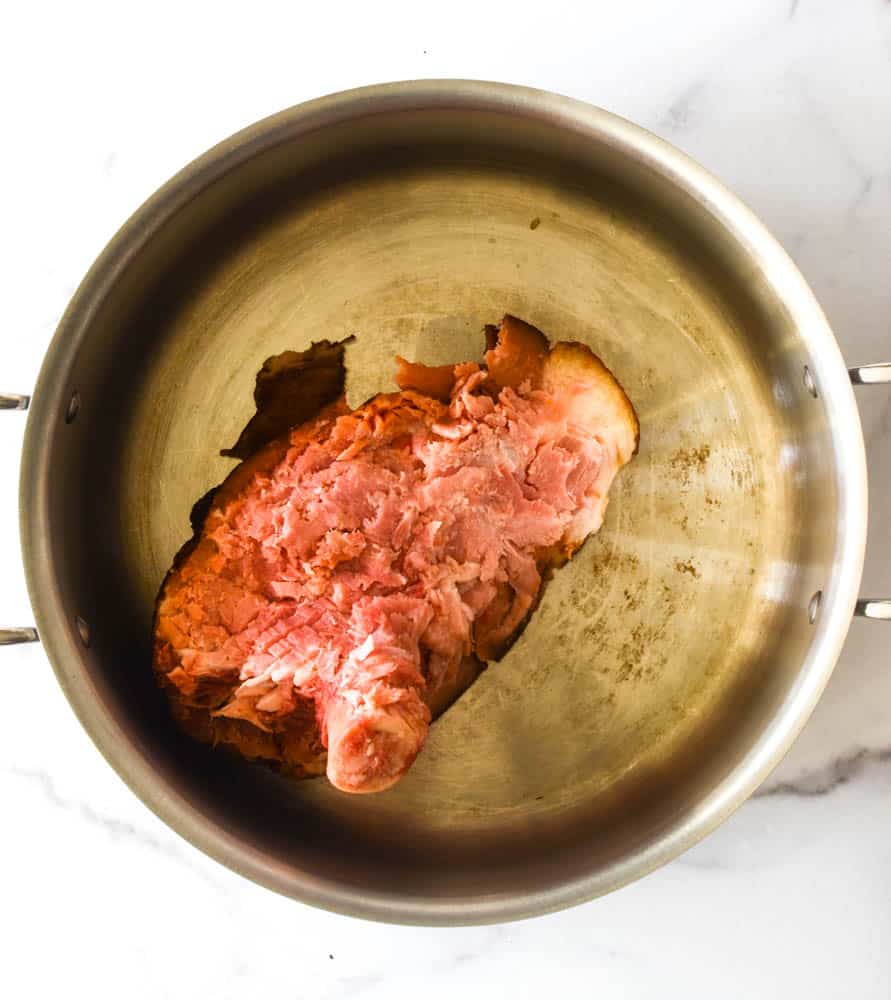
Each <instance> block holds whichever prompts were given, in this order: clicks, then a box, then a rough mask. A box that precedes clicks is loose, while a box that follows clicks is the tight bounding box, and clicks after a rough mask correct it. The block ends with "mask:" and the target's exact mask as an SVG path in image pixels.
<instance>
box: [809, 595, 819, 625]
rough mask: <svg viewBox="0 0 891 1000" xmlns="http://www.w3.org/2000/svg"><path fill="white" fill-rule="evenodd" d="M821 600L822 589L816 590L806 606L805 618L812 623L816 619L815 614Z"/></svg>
mask: <svg viewBox="0 0 891 1000" xmlns="http://www.w3.org/2000/svg"><path fill="white" fill-rule="evenodd" d="M822 600H823V591H822V590H818V591H816V593H815V594H814V596H813V597H812V598H811V600H810V604H808V606H807V620H808V621H809V622H810V623H811V625H813V624H814V622H815V621H816V620H817V615H818V614H819V613H820V602H821V601H822Z"/></svg>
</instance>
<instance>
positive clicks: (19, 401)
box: [0, 392, 40, 646]
mask: <svg viewBox="0 0 891 1000" xmlns="http://www.w3.org/2000/svg"><path fill="white" fill-rule="evenodd" d="M30 402H31V397H30V396H20V395H18V394H17V393H5V392H0V410H27V409H28V404H29V403H30ZM39 639H40V636H39V635H38V634H37V629H36V628H0V646H13V645H16V644H17V643H20V642H38V641H39Z"/></svg>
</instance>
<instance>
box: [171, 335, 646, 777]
mask: <svg viewBox="0 0 891 1000" xmlns="http://www.w3.org/2000/svg"><path fill="white" fill-rule="evenodd" d="M512 322H514V323H518V322H519V321H512ZM505 323H508V321H507V320H506V321H505ZM520 325H521V326H522V327H524V328H525V330H531V331H533V333H534V334H535V335H536V336H537V337H540V338H541V342H540V343H538V342H536V343H538V348H537V350H538V352H539V357H538V358H537V359H534V361H535V363H534V365H533V367H532V369H531V372H530V371H527V370H525V369H522V370H521V369H518V368H516V365H515V364H514V367H513V368H512V369H511V370H513V371H515V372H516V373H517V377H518V378H520V377H522V381H520V382H519V383H518V384H515V385H511V384H499V383H498V381H497V372H498V364H497V361H498V357H497V355H496V354H495V352H493V351H491V350H490V352H489V354H488V355H487V361H489V365H488V367H484V366H481V365H478V364H473V363H468V364H462V365H458V366H455V368H454V370H453V380H452V382H453V384H452V388H451V391H450V393H449V402H448V403H445V402H442V401H438V400H436V399H434V398H431V397H430V396H427V395H424V394H422V393H421V392H416V391H412V390H404V391H402V392H400V393H394V394H392V395H389V396H380V397H376V398H375V399H374V400H372V401H371V402H370V403H368V404H366V405H365V406H363V407H361V408H360V409H358V410H355V411H352V412H350V411H349V410H348V409H347V407H346V405H345V403H344V402H343V401H340V402H338V403H336V404H334V405H333V406H331V407H329V408H328V409H327V410H326V411H324V412H323V414H322V415H321V416H320V417H319V418H318V419H317V420H315V421H313V422H311V423H309V424H304V425H302V426H301V427H298V428H296V429H295V430H293V431H292V432H291V433H290V434H289V435H288V436H287V438H286V439H284V440H279V441H277V442H274V443H273V444H272V445H269V446H267V447H266V448H265V449H264V450H263V451H262V452H261V453H260V454H259V455H258V456H257V457H256V459H251V460H248V461H247V462H245V463H243V465H242V466H240V467H239V468H238V469H237V470H236V471H235V473H233V475H232V476H231V477H230V479H229V480H227V482H226V484H224V486H223V487H222V488H221V490H220V492H219V494H218V496H217V497H216V498H215V500H214V503H213V505H212V507H211V510H210V513H209V514H208V516H207V519H206V521H205V523H204V526H203V530H202V532H201V536H200V539H199V540H198V543H197V545H196V546H195V547H194V548H193V549H192V550H191V551H190V552H189V553H188V554H187V555H186V556H185V558H184V559H182V561H181V562H180V563H179V564H178V565H177V566H176V567H175V569H174V571H173V572H172V573H171V575H170V576H169V577H168V580H167V582H166V583H165V587H164V590H163V592H162V596H161V600H160V603H159V607H158V615H157V620H156V666H158V668H159V670H160V672H161V673H162V675H163V678H164V681H165V683H166V685H168V686H172V688H174V689H175V693H176V695H177V697H179V698H181V699H183V700H184V701H185V702H187V703H191V704H194V705H208V706H209V707H210V709H211V712H210V714H211V717H212V718H213V719H229V720H240V721H241V722H242V723H247V724H249V725H250V726H253V727H256V729H257V730H258V731H260V732H261V733H263V732H265V733H274V732H276V731H280V730H281V729H282V727H283V724H284V723H286V722H287V720H288V719H289V717H292V716H295V714H296V715H299V716H300V717H301V718H306V717H312V716H314V718H315V723H316V726H317V730H318V733H317V735H318V740H319V741H320V743H321V746H322V747H325V748H327V765H326V768H327V775H328V778H329V780H330V781H331V782H332V783H333V784H334V785H335V786H336V787H337V788H340V789H342V790H344V791H348V792H374V791H379V790H381V789H383V788H386V787H388V786H390V785H391V784H392V783H393V782H394V781H396V780H397V779H398V778H399V777H400V776H401V775H403V774H404V773H405V772H406V770H407V769H408V768H409V767H410V765H411V763H412V761H413V760H414V759H415V757H416V755H417V754H418V752H419V751H420V750H421V748H422V746H423V744H424V740H425V737H426V734H427V729H428V726H429V724H430V720H431V709H430V705H431V704H433V705H435V704H436V695H437V692H438V691H441V690H445V689H452V688H455V687H456V686H457V687H458V688H460V686H461V683H462V681H461V678H462V676H463V674H464V673H466V670H467V664H468V663H469V662H479V660H483V661H485V660H489V659H494V658H497V657H498V656H499V655H501V654H502V653H503V651H504V649H505V648H506V647H507V645H508V644H509V642H510V641H511V640H512V639H513V638H515V636H516V635H517V634H518V632H519V630H520V629H521V627H522V625H523V624H524V622H525V620H526V619H527V616H528V615H529V613H530V611H531V610H532V609H533V608H534V606H535V604H536V602H537V600H538V598H539V595H540V591H541V587H542V579H543V576H542V575H543V573H545V574H546V573H547V571H548V569H549V568H550V567H552V566H553V565H556V564H558V563H559V562H560V561H562V560H563V559H565V558H566V557H568V556H569V555H571V554H572V552H573V551H574V550H575V549H576V548H577V547H578V546H579V545H580V544H581V543H582V542H583V541H584V539H585V538H586V537H587V536H588V535H589V534H590V533H591V532H594V531H596V530H597V529H598V528H599V527H600V524H601V521H602V518H603V511H604V508H605V506H606V499H607V491H608V489H609V486H610V484H611V482H612V480H613V477H614V476H615V473H616V472H617V470H618V469H619V467H620V466H621V465H623V464H624V463H625V462H627V461H628V460H629V458H630V457H631V455H632V453H633V451H634V450H635V448H636V445H637V424H636V419H634V416H633V410H632V409H631V407H630V404H628V402H627V399H626V397H625V396H624V393H622V391H621V389H620V388H619V387H618V383H616V382H615V380H614V379H613V378H612V376H611V375H610V374H609V372H608V371H607V370H606V369H605V368H604V367H603V366H602V364H601V363H600V362H599V361H598V360H597V359H596V358H595V357H594V355H592V354H591V353H590V352H589V351H588V350H587V348H584V347H581V346H580V345H577V344H558V345H556V346H555V347H554V348H553V349H551V350H550V352H548V349H547V341H546V340H544V338H543V336H542V335H541V334H539V333H538V332H537V331H534V328H531V327H526V325H525V324H520ZM521 333H522V334H523V335H524V336H529V335H528V334H526V333H525V331H521ZM509 334H510V328H509V326H508V327H505V326H503V327H502V334H501V336H502V340H501V342H500V344H499V347H498V349H499V350H502V351H503V352H504V351H506V350H507V349H508V348H509V347H510V346H511V344H510V336H509ZM514 346H516V345H514ZM413 367H414V369H415V371H416V373H417V370H418V369H419V368H420V366H413ZM527 368H528V365H527ZM436 371H438V372H439V374H437V376H436V377H437V379H439V381H440V382H441V381H442V374H441V372H442V370H441V369H440V370H436ZM408 381H409V382H410V381H411V379H409V380H408ZM505 382H508V383H509V382H510V378H506V379H505ZM440 391H441V390H440ZM475 658H478V660H477V659H475ZM473 676H475V672H474V673H473V675H472V676H471V677H470V678H469V679H470V680H472V679H473ZM242 749H243V748H242ZM243 752H244V751H243ZM258 755H260V756H263V755H264V754H263V753H262V752H260V753H258ZM265 755H266V756H269V754H265ZM248 756H251V753H249V752H248Z"/></svg>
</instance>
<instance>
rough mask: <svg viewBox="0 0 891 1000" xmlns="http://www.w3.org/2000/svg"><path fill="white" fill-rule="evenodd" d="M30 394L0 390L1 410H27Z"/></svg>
mask: <svg viewBox="0 0 891 1000" xmlns="http://www.w3.org/2000/svg"><path fill="white" fill-rule="evenodd" d="M30 402H31V397H30V396H20V395H18V393H14V392H0V410H27V409H28V403H30Z"/></svg>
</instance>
